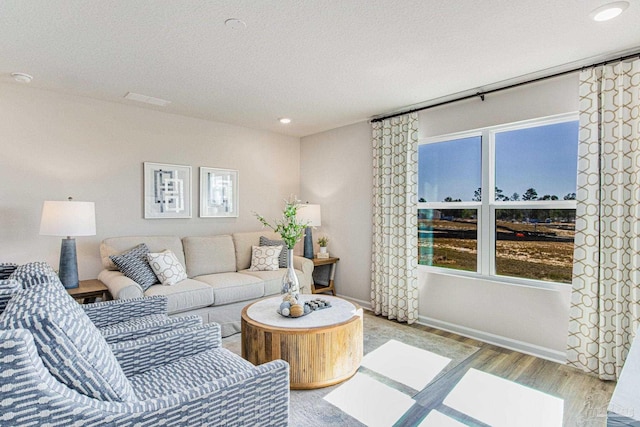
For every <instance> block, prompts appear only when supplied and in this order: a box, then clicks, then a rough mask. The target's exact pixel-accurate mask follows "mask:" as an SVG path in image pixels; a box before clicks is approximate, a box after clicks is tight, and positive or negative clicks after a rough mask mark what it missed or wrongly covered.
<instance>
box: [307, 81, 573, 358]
mask: <svg viewBox="0 0 640 427" xmlns="http://www.w3.org/2000/svg"><path fill="white" fill-rule="evenodd" d="M577 109H578V89H577V75H576V74H572V75H568V76H564V77H560V78H555V79H550V80H546V81H543V82H540V83H536V84H531V85H527V86H523V87H520V88H516V89H511V90H509V91H503V92H498V93H495V94H492V95H488V96H487V97H486V98H485V101H484V102H482V101H480V99H479V98H478V99H472V100H468V101H464V102H458V103H454V104H450V105H447V106H443V107H439V108H434V109H429V110H424V111H422V112H421V113H420V114H419V120H420V122H419V129H420V137H421V138H426V137H429V136H435V135H442V134H447V133H452V132H458V131H464V130H471V129H475V128H479V127H484V126H490V125H496V124H502V123H509V122H514V121H519V120H525V119H531V118H536V117H543V116H549V115H553V114H560V113H566V112H571V111H577ZM370 140H371V131H370V125H369V124H368V123H366V122H363V123H358V124H355V125H351V126H346V127H343V128H340V129H335V130H332V131H329V132H324V133H321V134H317V135H313V136H309V137H305V138H302V140H301V161H300V165H301V188H302V195H303V197H305V198H309V199H310V200H311V199H313V202H314V203H320V204H322V209H323V214H324V211H325V210H330V211H331V212H339V215H335V214H332V215H331V217H330V218H331V220H330V221H331V222H330V223H329V224H327V226H328V227H329V228H330V230H331V233H330V234H331V236H330V237H331V238H332V242H331V243H330V250H331V251H332V252H334V253H335V254H336V255H337V256H340V257H341V262H340V265H339V267H338V279H339V281H337V282H336V285H337V289H338V293H339V294H342V295H344V296H347V297H350V298H353V299H356V300H360V301H361V303H362V304H364V305H366V304H368V301H369V294H370V291H369V290H370V278H371V273H370V270H371V266H370V259H371V258H370V255H371V249H370V246H371V237H372V236H371V225H370V223H371V192H372V178H371V163H372V152H371V141H370ZM322 231H324V217H323V230H322ZM418 276H419V288H420V320H421V322H423V323H427V324H431V325H434V326H437V327H440V328H443V329H448V330H452V331H455V332H458V333H462V334H464V335H470V336H475V337H478V338H481V339H483V340H485V341H490V342H494V343H497V344H500V345H503V346H508V347H512V348H515V349H519V350H521V351H526V352H529V353H534V354H538V355H541V356H543V357H547V358H551V359H556V360H562V359H563V355H564V352H565V343H566V334H567V322H568V310H569V302H570V289H569V287H568V286H567V287H565V288H564V289H561V290H546V289H538V288H529V287H524V286H515V285H512V284H508V283H504V282H497V281H490V280H480V279H474V278H462V277H459V276H454V275H448V274H436V273H429V272H427V271H426V270H425V269H422V268H421V269H420V271H419V275H418Z"/></svg>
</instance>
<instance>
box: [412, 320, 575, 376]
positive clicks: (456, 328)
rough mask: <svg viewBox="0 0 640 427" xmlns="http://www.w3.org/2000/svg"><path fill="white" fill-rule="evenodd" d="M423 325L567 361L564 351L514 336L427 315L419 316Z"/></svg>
mask: <svg viewBox="0 0 640 427" xmlns="http://www.w3.org/2000/svg"><path fill="white" fill-rule="evenodd" d="M417 323H419V324H421V325H425V326H429V327H432V328H436V329H442V330H443V331H447V332H452V333H454V334H458V335H462V336H464V337H468V338H473V339H476V340H478V341H482V342H486V343H488V344H493V345H496V346H498V347H503V348H507V349H509V350H514V351H518V352H520V353H524V354H529V355H531V356H535V357H539V358H541V359H545V360H550V361H551V362H556V363H560V364H562V365H564V364H565V363H566V355H565V354H564V353H563V352H560V351H557V350H552V349H549V348H546V347H541V346H538V345H535V344H530V343H527V342H524V341H519V340H514V339H512V338H507V337H503V336H501V335H495V334H491V333H488V332H483V331H479V330H477V329H473V328H467V327H466V326H460V325H456V324H454V323H449V322H444V321H442V320H438V319H432V318H430V317H426V316H418V322H417Z"/></svg>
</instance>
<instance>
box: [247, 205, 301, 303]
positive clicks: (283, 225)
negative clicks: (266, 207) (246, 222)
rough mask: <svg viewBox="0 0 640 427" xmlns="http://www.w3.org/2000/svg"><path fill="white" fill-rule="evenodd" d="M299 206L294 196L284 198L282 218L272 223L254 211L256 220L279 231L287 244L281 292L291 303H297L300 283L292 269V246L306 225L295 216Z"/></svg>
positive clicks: (297, 240) (299, 237)
mask: <svg viewBox="0 0 640 427" xmlns="http://www.w3.org/2000/svg"><path fill="white" fill-rule="evenodd" d="M299 208H300V200H297V199H296V198H295V196H291V197H290V198H289V200H285V207H284V211H283V212H282V218H281V219H277V220H274V221H273V223H272V224H270V223H269V222H268V221H267V220H266V219H265V217H263V216H262V215H260V214H258V213H256V212H254V214H255V216H256V218H258V221H260V223H262V225H263V226H264V227H269V228H270V229H272V230H273V231H275V232H276V233H279V234H280V237H281V238H282V240H283V241H284V243H285V245H287V252H288V253H287V255H288V256H287V272H286V273H285V275H284V277H283V278H282V293H283V294H285V296H284V300H285V301H288V302H289V303H291V305H293V304H297V302H298V299H299V298H300V284H299V283H298V277H297V276H296V273H295V270H294V269H293V248H294V246H295V245H296V243H298V242H299V241H300V240H302V238H303V237H304V230H305V228H306V227H307V223H306V222H301V221H298V219H297V217H296V214H297V213H298V209H299ZM283 250H284V249H283Z"/></svg>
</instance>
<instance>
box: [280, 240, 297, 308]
mask: <svg viewBox="0 0 640 427" xmlns="http://www.w3.org/2000/svg"><path fill="white" fill-rule="evenodd" d="M282 294H283V299H287V298H291V297H293V298H295V300H296V301H298V300H299V299H300V284H299V283H298V276H296V272H295V270H294V269H293V249H287V271H286V272H285V274H284V277H283V278H282Z"/></svg>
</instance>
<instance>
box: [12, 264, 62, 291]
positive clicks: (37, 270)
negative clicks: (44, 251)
mask: <svg viewBox="0 0 640 427" xmlns="http://www.w3.org/2000/svg"><path fill="white" fill-rule="evenodd" d="M9 278H10V279H14V280H17V281H18V282H20V284H21V285H22V287H23V288H24V289H27V288H30V287H33V286H37V285H39V284H40V283H53V284H58V285H59V286H60V288H61V289H63V290H64V286H63V285H62V283H61V282H60V280H59V278H58V275H57V274H56V272H55V271H54V270H53V268H51V266H50V265H49V264H47V263H46V262H42V261H38V262H30V263H27V264H23V265H20V266H18V267H17V268H16V269H15V271H14V272H13V273H11V276H9Z"/></svg>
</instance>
